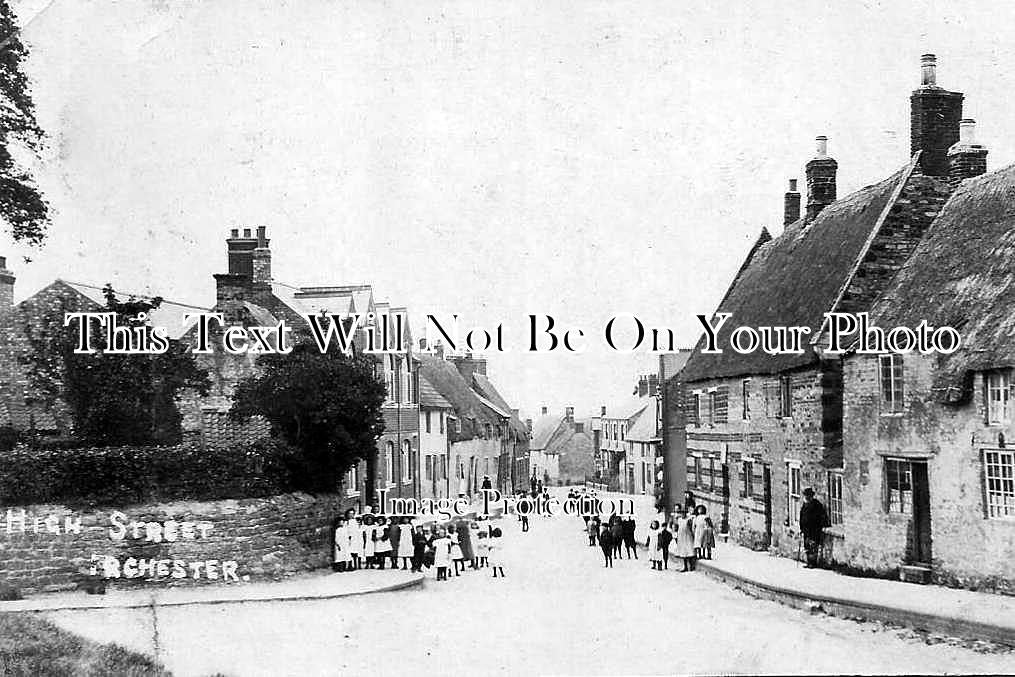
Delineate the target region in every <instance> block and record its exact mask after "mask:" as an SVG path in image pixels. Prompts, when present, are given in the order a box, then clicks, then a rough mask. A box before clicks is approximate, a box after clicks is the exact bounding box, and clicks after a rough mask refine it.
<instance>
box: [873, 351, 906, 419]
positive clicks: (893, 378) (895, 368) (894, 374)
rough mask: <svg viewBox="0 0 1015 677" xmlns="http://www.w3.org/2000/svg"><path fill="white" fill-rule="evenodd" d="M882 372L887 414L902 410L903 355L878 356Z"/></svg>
mask: <svg viewBox="0 0 1015 677" xmlns="http://www.w3.org/2000/svg"><path fill="white" fill-rule="evenodd" d="M878 364H879V365H880V372H881V402H882V404H883V405H884V407H883V411H884V412H885V413H886V414H898V413H901V412H902V355H896V354H894V353H893V354H890V355H881V356H879V357H878Z"/></svg>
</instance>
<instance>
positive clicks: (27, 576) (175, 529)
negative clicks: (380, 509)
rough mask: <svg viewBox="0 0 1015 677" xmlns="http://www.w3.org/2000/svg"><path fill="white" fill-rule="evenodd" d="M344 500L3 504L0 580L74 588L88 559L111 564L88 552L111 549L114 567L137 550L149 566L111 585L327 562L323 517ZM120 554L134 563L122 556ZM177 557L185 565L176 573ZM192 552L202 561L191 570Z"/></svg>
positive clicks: (213, 577)
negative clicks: (157, 528)
mask: <svg viewBox="0 0 1015 677" xmlns="http://www.w3.org/2000/svg"><path fill="white" fill-rule="evenodd" d="M343 507H344V506H343V502H342V501H340V499H339V498H338V497H337V496H332V495H327V496H317V497H314V496H310V495H308V494H301V493H297V494H284V495H280V496H273V497H270V498H261V499H241V500H226V501H213V502H202V503H198V502H189V501H181V502H173V503H163V504H153V505H142V506H132V507H126V508H122V509H121V510H119V513H120V514H119V515H118V514H117V511H116V509H101V510H81V511H72V510H70V509H68V508H67V507H65V506H61V505H31V506H18V507H16V508H2V509H0V581H3V582H6V583H8V584H11V585H14V586H16V587H18V588H20V589H21V590H22V592H25V593H31V592H37V591H53V590H61V589H70V588H74V587H77V586H79V585H81V584H82V582H83V580H84V579H85V577H86V576H85V574H87V573H88V571H89V569H90V568H91V567H92V566H96V567H97V569H96V571H97V573H98V574H99V575H100V576H102V575H103V573H104V572H105V573H107V574H108V573H110V572H109V571H108V570H105V569H104V567H103V565H102V562H101V560H93V555H94V556H112V557H115V558H116V559H117V560H118V562H119V565H120V567H123V569H122V570H121V574H122V573H124V572H126V571H133V569H134V568H136V566H137V561H138V560H145V561H146V562H147V563H148V565H150V566H152V567H153V571H152V572H151V573H152V574H153V575H151V576H148V575H145V576H141V577H132V578H123V577H120V578H110V579H109V581H108V582H109V583H110V584H112V585H114V586H129V585H134V586H136V585H193V584H203V583H226V582H232V583H233V584H234V585H241V584H242V583H243V582H245V581H247V580H256V579H279V578H284V577H286V576H290V575H292V574H296V573H300V572H305V571H310V570H313V569H318V568H321V567H325V566H327V565H328V564H329V563H330V561H331V532H330V525H331V522H332V520H333V519H334V518H335V516H336V515H337V514H338V513H339V511H340V510H341V509H343ZM22 510H24V511H25V515H26V520H25V528H24V529H22V528H21V520H20V516H21V514H22V513H21V511H22ZM36 518H38V519H39V520H40V522H39V523H38V525H37V524H36V522H35V519H36ZM47 518H49V522H48V523H47V522H46V521H45V520H46V519H47ZM67 520H69V521H70V524H68V522H67ZM134 521H137V522H145V523H151V524H149V525H148V526H147V527H140V529H139V531H138V536H139V537H138V538H134V532H133V530H132V528H131V526H130V523H131V522H134ZM156 523H162V524H163V525H164V526H165V527H167V528H166V529H165V530H164V531H163V532H162V534H161V535H160V536H159V537H155V532H154V531H151V533H150V534H149V530H150V529H151V528H152V525H154V524H156ZM186 523H189V524H190V526H189V527H188V526H185V524H186ZM75 524H78V525H79V527H80V532H79V533H75V531H76V529H75V528H74V525H75ZM120 524H124V525H125V526H126V528H127V533H126V534H125V537H124V538H116V537H115V536H119V535H121V532H122V530H121V529H120V528H119V525H120ZM68 526H69V527H70V528H68ZM36 530H38V533H36ZM149 535H151V536H152V538H151V539H149ZM188 535H189V536H193V537H192V538H187V537H186V536H188ZM167 539H169V540H167ZM129 558H133V559H134V560H135V562H134V564H127V562H128V559H129ZM177 562H179V563H182V567H184V568H183V569H182V571H183V573H184V575H182V576H181V575H179V574H180V573H181V569H180V565H175V563H177ZM195 562H197V563H202V564H200V565H199V566H198V567H197V571H196V576H195V570H194V568H192V565H193V563H195ZM230 562H235V568H234V569H232V570H233V571H235V579H238V580H235V579H234V578H233V577H231V576H229V572H230V569H231V568H232V567H231V565H229V564H227V563H230ZM160 563H161V570H160V566H159V565H160ZM210 563H211V564H210Z"/></svg>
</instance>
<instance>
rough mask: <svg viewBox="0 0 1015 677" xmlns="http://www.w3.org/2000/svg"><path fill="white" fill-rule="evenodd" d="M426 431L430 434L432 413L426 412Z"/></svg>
mask: <svg viewBox="0 0 1015 677" xmlns="http://www.w3.org/2000/svg"><path fill="white" fill-rule="evenodd" d="M426 431H427V432H430V412H429V411H428V412H426Z"/></svg>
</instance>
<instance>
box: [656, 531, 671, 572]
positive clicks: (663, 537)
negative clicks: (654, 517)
mask: <svg viewBox="0 0 1015 677" xmlns="http://www.w3.org/2000/svg"><path fill="white" fill-rule="evenodd" d="M671 541H673V534H672V533H670V530H669V529H667V528H666V524H665V522H664V523H663V529H662V531H660V532H659V549H660V550H662V551H663V568H664V569H669V568H670V542H671Z"/></svg>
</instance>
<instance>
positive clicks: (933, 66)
mask: <svg viewBox="0 0 1015 677" xmlns="http://www.w3.org/2000/svg"><path fill="white" fill-rule="evenodd" d="M920 72H921V84H922V85H923V86H924V87H937V57H936V56H934V55H933V54H924V55H923V56H921V57H920Z"/></svg>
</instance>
